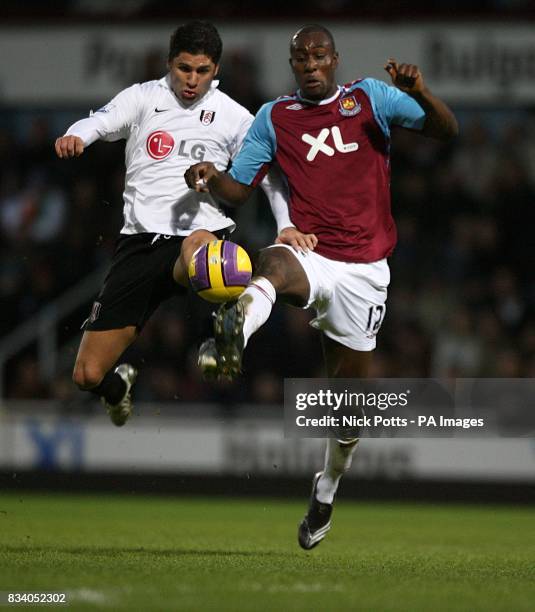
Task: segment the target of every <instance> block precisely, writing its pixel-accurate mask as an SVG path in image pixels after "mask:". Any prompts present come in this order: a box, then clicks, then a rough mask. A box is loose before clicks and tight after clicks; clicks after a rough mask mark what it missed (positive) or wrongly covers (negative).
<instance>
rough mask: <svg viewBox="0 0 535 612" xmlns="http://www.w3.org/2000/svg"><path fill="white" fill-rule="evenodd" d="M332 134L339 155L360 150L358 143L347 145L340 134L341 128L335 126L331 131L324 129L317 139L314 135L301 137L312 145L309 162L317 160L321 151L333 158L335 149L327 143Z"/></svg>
mask: <svg viewBox="0 0 535 612" xmlns="http://www.w3.org/2000/svg"><path fill="white" fill-rule="evenodd" d="M331 133H332V136H333V141H334V146H335V149H336V151H338V152H339V153H351V152H353V151H356V150H357V149H358V148H359V144H358V142H347V143H345V142H344V141H343V140H342V134H341V132H340V128H339V127H338V126H337V125H335V126H334V127H332V128H331V129H329V128H323V129H322V130H321V132H320V133H319V134H318V136H317V137H314V136H312V134H303V135H302V136H301V140H303V141H304V142H306V143H307V144H309V145H310V150H309V152H308V154H307V160H308V161H310V162H311V161H314V160H315V159H316V155H317V154H318V153H319V152H320V151H321V152H322V153H325V155H328V156H329V157H332V156H333V155H334V153H335V149H333V148H332V147H331V146H330V145H328V144H327V143H326V142H325V141H326V140H327V138H328V137H329V134H331Z"/></svg>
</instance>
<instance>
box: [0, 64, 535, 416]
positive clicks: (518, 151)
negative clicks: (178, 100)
mask: <svg viewBox="0 0 535 612" xmlns="http://www.w3.org/2000/svg"><path fill="white" fill-rule="evenodd" d="M247 61H248V60H247V58H246V57H244V56H239V55H237V56H235V57H230V58H227V63H226V65H225V68H226V69H225V72H224V74H223V78H222V83H221V88H222V89H223V90H224V91H226V92H227V93H229V94H230V95H233V96H235V97H236V99H237V100H238V101H241V102H242V103H243V104H244V105H245V106H247V107H248V108H250V110H251V111H252V112H255V111H256V110H257V108H258V106H259V105H260V103H262V102H263V101H264V100H265V99H266V96H265V95H264V94H263V92H262V91H261V89H260V88H259V86H258V83H256V82H255V81H254V77H253V78H251V75H254V70H248V69H247V65H246V64H247ZM153 70H154V67H150V66H147V74H146V75H142V79H140V80H143V76H144V77H149V76H153V78H154V77H155V76H161V75H156V74H154V75H152V74H151V72H149V71H153ZM244 75H249V77H247V76H245V77H244ZM87 110H88V109H83V110H82V109H78V110H77V111H75V110H74V109H70V111H69V112H65V111H62V112H61V113H60V112H56V113H51V112H48V113H43V114H39V113H33V114H32V113H30V114H27V115H26V116H24V118H23V120H21V117H20V115H16V112H15V111H13V113H12V115H9V113H8V114H4V121H3V122H1V123H0V229H1V236H2V239H1V242H0V253H1V254H0V300H1V302H2V317H1V318H0V334H1V335H2V336H3V335H5V334H7V333H8V332H9V331H11V330H13V329H14V328H16V326H17V325H18V324H20V323H22V322H24V321H26V320H28V319H29V318H30V317H32V316H34V315H35V314H36V313H38V312H39V310H40V309H41V308H42V307H43V306H45V305H47V304H49V303H50V302H51V301H52V300H54V299H55V298H57V297H58V296H59V295H61V294H62V292H64V291H65V289H66V288H68V287H71V286H73V285H74V284H75V283H76V282H78V281H79V280H81V279H82V278H84V277H85V276H86V275H88V274H89V273H91V272H93V271H95V270H97V269H102V270H103V272H104V271H105V269H106V264H107V262H109V260H110V257H111V255H112V252H113V246H114V241H115V239H116V237H117V234H118V232H119V230H120V227H121V224H122V190H123V182H124V155H123V148H124V147H123V144H121V143H114V144H105V143H96V144H94V145H92V146H91V147H90V149H88V150H87V151H86V152H85V153H84V155H83V156H82V157H80V158H79V159H76V160H70V161H61V160H58V159H56V157H55V154H54V149H53V143H54V140H55V138H56V137H57V136H58V135H60V134H61V133H63V131H64V130H65V129H66V128H67V126H68V124H69V123H70V122H72V121H68V120H67V117H69V118H72V120H74V119H75V118H77V117H81V116H83V115H84V114H85V113H86V112H87ZM457 110H459V109H457ZM458 114H459V117H460V119H461V135H460V137H459V138H458V139H457V140H456V141H455V142H453V143H452V144H449V145H442V144H440V143H437V142H434V141H431V140H427V139H424V138H422V137H418V136H417V135H415V134H412V133H409V132H404V131H403V130H399V131H395V132H394V136H393V148H392V206H393V211H394V216H395V218H396V220H397V224H398V230H399V243H398V246H397V249H396V251H395V253H394V255H393V256H392V258H391V259H390V267H391V272H392V283H391V288H390V291H389V299H388V302H387V315H386V318H385V321H384V323H383V326H382V329H381V331H380V333H379V336H378V348H377V350H376V352H375V359H374V365H373V372H372V374H373V375H374V376H377V377H426V376H436V377H450V376H451V377H453V376H455V377H534V376H535V320H534V317H533V312H534V306H535V285H534V284H533V270H532V245H533V228H534V227H535V205H534V204H535V116H533V115H530V113H529V112H527V111H522V112H520V111H518V112H515V113H512V112H511V113H508V114H504V113H499V112H497V111H496V112H491V111H488V112H485V113H479V114H478V113H476V112H470V111H462V112H459V113H458ZM11 119H12V120H11ZM59 126H61V127H59ZM232 214H233V215H235V217H236V220H237V222H238V228H239V229H238V230H237V232H236V233H235V234H234V238H233V240H235V241H236V242H238V243H240V244H242V245H243V246H244V247H245V248H247V249H248V250H249V252H250V253H251V255H253V256H254V254H255V252H257V250H258V249H259V248H261V247H263V246H266V245H267V244H269V243H270V242H272V240H273V239H274V237H275V226H274V223H273V221H272V219H271V213H270V210H269V205H268V204H267V203H266V201H265V199H264V197H263V195H261V194H256V195H255V196H254V197H253V199H252V200H251V201H250V202H249V203H248V204H247V205H246V206H245V207H244V208H243V209H240V210H239V211H237V212H236V213H232ZM89 309H90V303H89V302H88V303H87V304H85V305H84V307H83V310H80V311H79V312H76V313H73V315H72V316H71V317H69V318H68V319H67V320H65V321H63V322H62V325H61V326H60V329H59V330H58V332H59V338H60V341H61V342H64V343H66V346H67V349H66V350H65V351H64V354H65V355H66V358H65V359H64V360H63V361H62V362H61V363H60V367H59V370H58V372H57V376H56V377H55V379H54V380H52V381H50V382H44V381H42V380H41V379H40V377H39V374H38V364H37V358H36V355H35V351H34V348H35V347H31V348H30V349H29V350H28V351H25V352H23V353H21V354H20V355H18V356H17V357H16V358H15V359H13V360H11V361H10V362H9V364H8V365H9V367H8V386H7V395H8V397H10V398H59V399H61V400H62V401H63V402H64V405H65V406H71V407H72V406H76V405H79V404H80V402H84V401H85V402H87V401H89V400H90V399H91V398H87V397H86V396H85V395H84V394H82V393H79V392H78V391H77V390H76V389H75V387H74V386H73V385H72V383H71V382H70V368H71V367H72V363H73V361H74V357H75V350H76V348H77V343H78V341H79V339H80V334H81V332H79V331H78V329H79V326H80V324H81V323H82V321H83V320H84V319H85V317H86V316H87V314H88V312H89ZM211 310H212V307H211V306H210V305H209V304H207V303H205V302H203V301H202V300H200V299H199V298H198V297H197V296H194V295H190V296H189V297H187V298H176V299H174V300H172V301H170V302H168V303H166V304H165V305H163V306H162V307H161V308H160V310H159V311H158V312H157V314H156V315H155V316H154V317H153V319H152V320H151V321H150V322H149V323H148V324H147V326H146V327H145V329H144V330H143V333H142V334H141V337H140V339H139V340H138V342H137V343H136V344H135V346H134V347H133V348H132V349H129V355H128V359H130V360H131V361H132V362H133V363H135V364H136V365H138V366H139V367H140V376H139V379H138V384H137V386H136V399H137V400H146V401H170V402H173V401H181V402H197V401H203V402H206V401H208V402H210V401H217V402H220V403H222V404H225V405H227V406H231V405H232V404H234V403H237V402H248V401H253V402H259V403H267V404H269V403H277V402H280V401H281V399H282V390H283V379H284V378H285V377H316V376H322V375H323V369H322V354H321V341H320V334H319V333H318V332H316V331H314V330H313V329H312V328H310V327H309V325H308V321H309V320H310V319H311V318H312V316H313V313H312V312H311V311H304V310H299V309H296V308H290V307H288V306H283V305H280V304H277V305H276V307H275V309H274V312H273V315H272V317H271V319H270V320H269V322H268V324H266V326H265V327H264V328H263V329H262V330H261V331H260V332H259V333H258V334H257V335H256V336H255V337H254V338H253V339H252V340H251V343H250V345H249V346H248V348H247V350H246V353H245V364H244V376H243V378H242V379H241V380H240V381H239V382H238V383H234V384H231V383H228V382H221V383H210V384H208V383H205V382H204V381H202V380H201V378H200V376H199V373H198V370H197V367H196V358H197V347H198V345H199V344H200V342H201V341H202V340H203V339H204V338H205V337H206V336H207V335H210V326H211V323H210V312H211Z"/></svg>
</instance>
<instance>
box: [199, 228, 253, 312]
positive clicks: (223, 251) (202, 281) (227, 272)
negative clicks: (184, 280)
mask: <svg viewBox="0 0 535 612" xmlns="http://www.w3.org/2000/svg"><path fill="white" fill-rule="evenodd" d="M252 271H253V268H252V265H251V260H250V258H249V255H248V254H247V251H246V250H245V249H243V248H242V247H241V246H239V245H238V244H235V243H234V242H230V241H229V240H213V241H212V242H209V243H208V244H204V245H203V246H202V247H200V248H198V249H197V250H196V251H195V253H194V254H193V257H192V258H191V261H190V263H189V267H188V275H189V282H190V284H191V286H192V287H193V290H194V291H196V292H197V293H198V294H199V295H200V296H201V297H202V298H204V299H205V300H208V301H209V302H228V301H229V300H233V299H235V298H237V297H238V296H239V295H240V293H242V291H243V290H244V289H245V287H246V286H247V283H248V282H249V281H250V280H251V274H252Z"/></svg>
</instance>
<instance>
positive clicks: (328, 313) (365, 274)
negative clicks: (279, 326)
mask: <svg viewBox="0 0 535 612" xmlns="http://www.w3.org/2000/svg"><path fill="white" fill-rule="evenodd" d="M280 247H282V248H287V249H289V250H290V251H291V252H292V253H293V254H294V256H295V257H296V259H297V261H298V262H299V263H300V264H301V266H302V267H303V270H304V271H305V274H306V276H307V278H308V282H309V284H310V296H309V300H308V303H307V304H306V306H305V307H304V308H310V307H311V306H313V307H314V309H315V310H316V317H315V318H314V319H312V321H311V322H310V325H312V327H314V328H315V329H319V330H321V331H322V332H323V333H324V334H325V335H326V336H328V337H329V338H332V339H333V340H336V342H339V343H340V344H343V345H344V346H348V347H349V348H351V349H353V350H355V351H373V349H374V348H375V345H376V340H375V337H376V335H377V332H378V331H379V329H380V327H381V324H382V322H383V320H384V317H385V313H386V297H387V289H388V285H389V283H390V268H389V267H388V263H387V261H386V259H381V260H379V261H374V262H372V263H346V262H343V261H334V260H333V259H327V258H326V257H323V256H322V255H319V254H318V253H315V252H313V251H309V252H308V253H301V252H299V253H298V252H297V251H295V250H294V249H293V248H292V247H291V246H289V245H286V244H275V245H272V246H271V247H269V248H280Z"/></svg>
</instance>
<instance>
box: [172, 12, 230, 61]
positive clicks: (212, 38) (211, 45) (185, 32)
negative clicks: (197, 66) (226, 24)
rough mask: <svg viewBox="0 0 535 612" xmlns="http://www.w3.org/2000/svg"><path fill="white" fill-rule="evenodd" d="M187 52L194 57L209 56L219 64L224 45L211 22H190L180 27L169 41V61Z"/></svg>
mask: <svg viewBox="0 0 535 612" xmlns="http://www.w3.org/2000/svg"><path fill="white" fill-rule="evenodd" d="M182 51H185V52H186V53H191V54H192V55H207V56H208V57H209V58H210V59H211V60H212V61H213V62H214V64H219V60H220V59H221V53H222V51H223V43H222V42H221V37H220V36H219V32H218V31H217V29H216V27H215V26H214V25H213V24H212V23H210V22H209V21H199V20H197V21H190V22H189V23H186V24H184V25H181V26H180V27H178V28H177V29H176V30H175V31H174V32H173V34H172V35H171V40H170V41H169V58H168V59H169V61H172V60H173V58H175V57H176V56H177V55H179V54H180V53H182Z"/></svg>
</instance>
